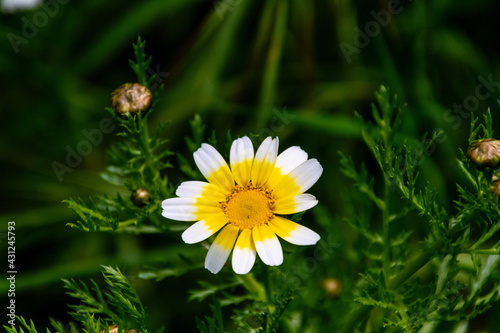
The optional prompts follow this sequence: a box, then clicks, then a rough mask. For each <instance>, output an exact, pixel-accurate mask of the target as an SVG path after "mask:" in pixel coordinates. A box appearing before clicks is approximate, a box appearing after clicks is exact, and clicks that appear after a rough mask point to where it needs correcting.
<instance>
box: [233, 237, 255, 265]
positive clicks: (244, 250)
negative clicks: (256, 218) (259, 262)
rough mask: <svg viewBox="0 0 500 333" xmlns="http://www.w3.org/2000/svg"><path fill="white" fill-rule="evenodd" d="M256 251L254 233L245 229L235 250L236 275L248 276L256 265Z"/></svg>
mask: <svg viewBox="0 0 500 333" xmlns="http://www.w3.org/2000/svg"><path fill="white" fill-rule="evenodd" d="M255 257H256V251H255V246H254V244H253V239H252V231H250V229H244V230H243V231H242V232H241V233H240V235H239V236H238V240H237V241H236V245H235V246H234V249H233V270H234V272H235V273H236V274H247V273H248V272H250V270H251V269H252V267H253V265H254V263H255Z"/></svg>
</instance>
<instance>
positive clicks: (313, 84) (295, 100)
mask: <svg viewBox="0 0 500 333" xmlns="http://www.w3.org/2000/svg"><path fill="white" fill-rule="evenodd" d="M390 3H394V2H388V1H347V0H335V1H298V0H297V1H294V0H289V1H286V0H269V1H247V0H226V1H195V0H170V1H165V0H148V1H141V2H137V1H120V2H102V1H97V0H89V1H66V0H64V1H62V0H60V1H57V0H53V1H46V2H45V3H44V6H41V7H36V8H34V9H30V10H24V11H18V12H14V13H8V12H3V13H1V14H0V17H1V18H0V37H1V38H0V71H1V72H0V73H1V76H0V77H1V81H0V86H1V88H2V89H1V99H0V110H1V111H0V114H1V118H2V120H1V121H0V123H1V125H0V126H1V129H0V135H1V136H2V140H1V141H0V153H1V165H0V168H1V175H2V178H1V183H0V186H1V190H0V196H1V197H0V207H1V212H0V221H2V222H1V227H0V228H2V229H0V237H4V235H3V234H1V233H4V232H6V229H7V227H6V226H7V221H15V222H16V228H17V229H16V231H17V243H16V251H17V266H18V272H19V273H18V275H17V290H16V291H17V292H16V302H17V313H18V314H20V315H23V316H24V317H26V318H33V319H34V321H35V322H36V323H37V325H38V327H39V328H40V329H41V328H43V327H45V326H48V325H49V322H48V316H53V317H55V318H57V319H59V320H61V321H63V322H68V321H69V320H70V317H69V316H68V315H67V314H66V311H67V310H68V308H67V306H66V304H67V303H71V301H72V300H71V299H70V298H69V297H68V296H66V295H65V294H64V291H63V289H62V286H61V282H60V279H61V278H68V277H78V278H83V279H87V278H90V277H92V278H96V279H97V280H99V279H100V273H99V272H100V266H99V265H101V264H105V265H116V266H118V267H120V268H121V269H122V271H124V272H125V273H126V274H127V275H128V276H129V278H130V279H132V280H133V282H134V284H135V285H136V287H137V288H138V291H139V294H140V295H141V297H142V298H143V302H144V304H145V305H146V306H147V307H148V308H149V311H150V315H151V323H152V326H153V327H159V326H161V325H165V327H166V329H167V332H177V331H179V327H182V331H183V332H184V331H185V332H191V331H195V321H194V318H195V317H196V316H198V317H202V316H203V315H204V314H207V313H209V311H208V307H207V304H205V303H201V304H199V303H196V302H190V303H188V301H187V298H188V293H187V290H188V289H190V288H194V287H195V286H196V285H197V284H196V281H197V280H198V279H213V278H214V277H213V276H212V275H211V274H210V273H208V272H206V271H204V270H202V269H200V270H199V271H197V272H196V273H195V274H188V275H187V276H186V277H185V278H183V279H182V281H180V280H179V279H175V278H168V279H166V280H163V281H161V282H159V283H156V282H153V281H144V280H140V279H138V278H137V277H136V276H137V272H138V271H139V270H140V269H141V267H142V266H143V265H144V264H145V263H152V262H156V261H161V260H162V252H163V251H164V250H165V249H166V248H168V247H169V246H172V245H181V244H182V241H181V239H180V234H179V235H176V234H165V235H142V236H132V235H124V234H120V235H113V234H103V233H90V234H85V233H82V232H78V231H75V230H72V229H70V228H68V227H66V226H65V224H66V223H67V222H74V221H76V220H77V218H78V217H77V216H76V215H75V214H74V213H73V212H72V211H71V210H70V209H68V208H67V207H66V206H65V205H64V204H62V203H61V201H62V200H64V199H68V198H69V197H72V198H77V197H82V198H88V196H89V195H98V194H103V193H115V192H116V191H123V190H122V189H119V188H115V187H113V186H110V185H109V184H107V183H106V182H104V181H103V180H102V179H101V178H100V176H99V173H100V172H101V171H103V170H104V168H105V166H106V155H105V150H106V148H107V147H109V144H110V142H111V141H112V140H113V139H114V135H113V134H112V133H109V134H104V136H103V142H102V143H100V144H98V145H97V146H92V151H91V152H90V153H89V154H88V155H87V156H85V157H84V158H83V159H82V161H81V162H80V163H76V164H77V165H76V166H75V167H71V172H66V173H64V174H62V179H59V178H58V176H57V175H56V174H55V172H54V169H53V162H54V161H57V162H60V163H61V164H63V165H66V162H65V159H66V157H67V154H68V147H70V149H71V148H72V149H76V148H77V147H78V145H79V143H81V142H82V140H86V137H85V135H84V133H83V132H82V131H84V130H86V131H91V130H93V129H96V128H98V126H99V123H100V121H102V119H104V118H108V117H109V115H107V113H106V112H105V111H104V107H106V106H108V105H109V99H110V94H111V92H112V91H113V90H114V89H115V88H116V87H118V86H119V85H121V84H122V83H125V82H132V81H134V79H135V76H134V73H133V72H132V70H130V68H129V67H128V59H129V58H132V57H133V53H132V47H131V44H132V43H133V42H135V41H136V39H137V36H138V35H140V36H142V37H143V39H145V40H146V41H147V44H146V53H147V54H150V55H152V56H153V62H152V68H151V73H150V74H153V73H157V74H158V85H159V84H164V93H163V95H162V100H161V102H160V104H159V105H158V106H157V108H156V110H155V112H154V114H152V115H151V118H150V120H151V123H150V125H151V128H152V129H155V128H156V125H157V124H158V123H159V122H160V121H165V120H171V125H170V126H169V127H168V129H167V131H166V135H167V138H168V139H169V140H170V149H171V150H173V151H176V152H180V153H184V154H186V153H187V147H186V144H185V141H184V137H185V136H186V135H189V134H190V131H189V120H190V119H192V118H193V116H194V115H195V114H197V113H198V114H200V115H201V117H202V118H203V119H204V120H205V121H206V122H207V129H208V131H207V135H209V134H210V133H211V131H212V130H214V131H215V133H216V136H217V138H218V139H219V141H220V142H224V140H225V133H226V131H227V130H229V129H230V130H231V132H232V134H233V136H238V135H240V136H241V135H246V134H249V133H255V134H262V135H273V136H279V137H280V146H281V147H282V149H280V151H281V150H283V147H288V146H291V145H299V146H301V147H302V148H304V149H305V150H306V151H307V152H308V153H309V156H311V157H314V158H317V159H318V160H319V161H320V162H321V163H322V165H323V166H324V169H325V171H324V174H323V176H322V178H321V181H320V182H319V183H318V184H316V185H315V187H314V188H313V189H312V190H311V191H310V192H311V193H313V194H314V195H316V196H317V197H318V199H319V200H320V202H321V204H322V206H323V207H324V208H325V209H326V210H327V211H328V212H329V214H330V215H331V216H332V217H333V219H332V220H331V221H330V222H331V223H336V224H337V225H338V227H336V228H337V229H338V233H337V234H336V235H335V239H336V240H337V241H338V244H339V246H340V247H349V246H350V245H352V244H353V243H354V241H353V240H352V238H353V237H354V236H353V235H352V231H349V230H347V228H346V227H345V225H343V223H342V218H343V217H345V216H346V215H348V214H352V213H353V212H352V211H351V210H350V209H349V208H348V207H347V206H346V205H345V200H344V198H345V197H346V196H348V195H349V193H350V192H351V191H353V189H352V184H351V182H350V181H349V180H347V179H346V178H345V177H344V176H342V174H341V173H340V171H339V163H338V155H337V151H338V150H342V151H343V152H344V153H345V154H346V155H352V156H353V158H354V160H355V162H356V163H360V162H361V161H364V162H365V163H366V164H367V165H368V167H369V169H371V170H375V166H374V160H373V159H372V158H371V157H370V155H369V151H368V150H367V149H366V148H365V147H364V145H363V144H362V142H361V139H360V133H359V131H358V127H357V124H356V122H355V121H354V117H353V114H354V111H355V110H357V111H358V112H360V113H361V114H362V115H363V116H364V117H365V118H369V117H370V103H371V102H372V101H374V93H375V91H376V90H377V89H378V88H379V86H380V85H381V84H384V85H386V86H388V87H390V89H391V91H392V92H394V93H397V95H398V99H399V100H400V101H401V102H406V103H407V104H408V109H409V111H410V112H408V113H406V114H405V116H404V121H403V130H404V131H403V132H402V133H401V135H402V138H403V139H405V140H407V142H409V143H410V144H415V145H418V144H419V140H420V138H421V137H422V135H423V134H424V133H426V132H429V133H431V132H432V131H434V130H436V129H442V130H444V132H445V135H446V139H445V140H443V142H440V143H439V144H437V145H436V146H435V151H432V152H429V156H428V157H427V158H426V159H425V161H424V163H423V165H422V173H421V176H420V177H421V179H423V180H424V181H426V182H427V181H428V182H430V183H432V184H433V185H434V187H435V188H436V189H437V190H438V193H439V197H438V198H437V199H438V201H439V203H440V204H442V205H443V206H444V207H446V209H447V210H449V211H452V210H453V208H452V204H451V203H452V200H453V199H454V198H455V197H456V195H455V192H454V190H455V182H456V181H460V180H459V179H457V175H458V172H457V166H456V163H455V159H456V156H457V154H458V151H459V149H460V148H461V149H466V145H467V135H468V131H469V123H468V122H469V114H470V111H472V112H474V113H475V114H479V115H480V114H482V113H484V112H485V111H486V109H487V108H488V107H491V109H492V113H493V119H497V120H498V119H500V115H499V113H498V111H499V107H498V104H497V99H498V98H499V90H498V86H500V75H499V74H500V62H499V51H500V44H499V42H498V31H499V29H500V24H499V21H498V13H499V11H500V2H498V1H494V0H489V1H488V0H485V1H480V2H472V1H465V0H463V1H462V0H460V1H451V0H442V1H401V2H399V5H398V6H394V7H393V8H394V9H395V10H394V14H391V13H390V12H389V11H388V8H389V7H390V6H391V4H390ZM377 27H378V28H377ZM357 29H359V31H361V35H358V32H357ZM363 36H364V37H363ZM346 52H347V53H346ZM346 54H347V56H346ZM485 81H489V82H490V84H489V85H486V86H485V84H484V82H485ZM476 102H477V103H476ZM454 105H456V106H454ZM460 107H461V110H462V111H459V110H460ZM115 132H116V131H115ZM171 162H172V163H173V164H174V169H172V170H170V171H169V172H170V173H169V177H170V179H171V181H172V182H173V184H174V185H177V184H178V183H180V182H181V181H182V180H183V178H179V175H180V173H179V172H178V171H177V170H175V166H176V165H177V162H176V159H175V158H172V160H171ZM374 172H375V171H374ZM123 194H124V195H125V196H128V195H129V194H127V193H126V192H124V193H123ZM314 216H315V215H314V214H313V213H310V212H309V213H306V215H305V217H304V219H307V221H308V222H307V223H308V225H309V226H311V228H313V229H315V230H317V231H318V232H319V233H320V234H321V231H322V229H321V227H320V226H319V224H318V223H317V222H316V221H315V218H314ZM413 218H414V219H415V220H414V221H409V222H408V224H409V225H413V227H414V229H415V230H416V234H415V237H414V238H412V239H413V241H415V243H418V241H419V240H421V239H418V236H419V235H421V234H420V233H419V231H422V232H423V230H425V226H422V225H419V224H418V218H417V217H416V216H415V217H413ZM0 241H1V246H2V253H6V250H5V249H4V246H5V239H4V238H2V239H0ZM351 250H353V249H351ZM346 252H348V251H346ZM342 253H343V252H342V251H341V252H340V254H339V255H338V257H337V260H339V266H340V267H342V266H343V265H344V266H345V261H348V259H346V258H345V257H344V256H343V255H342ZM2 257H6V256H4V255H2ZM4 262H5V261H4ZM4 265H6V262H5V264H2V267H6V266H4ZM335 269H336V268H335V267H333V268H331V269H330V270H329V273H328V274H336V271H335ZM337 270H338V268H337ZM337 274H339V276H340V275H341V273H338V272H337ZM344 283H345V284H347V285H348V284H349V282H346V281H344ZM351 283H352V282H351ZM6 289H7V284H6V281H5V279H2V281H0V291H1V296H0V297H2V299H5V298H4V297H5V295H6ZM2 304H4V302H3V303H2ZM499 311H500V310H499V309H495V308H494V309H493V310H490V312H488V314H487V317H488V318H491V317H492V316H494V313H498V312H499ZM3 320H4V318H2V319H0V322H3Z"/></svg>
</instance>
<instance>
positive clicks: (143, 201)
mask: <svg viewBox="0 0 500 333" xmlns="http://www.w3.org/2000/svg"><path fill="white" fill-rule="evenodd" d="M130 200H131V201H132V203H133V204H134V205H135V206H137V207H139V208H142V207H144V206H146V205H147V204H148V203H149V191H148V190H146V189H145V188H138V189H136V190H135V191H134V192H132V194H131V195H130Z"/></svg>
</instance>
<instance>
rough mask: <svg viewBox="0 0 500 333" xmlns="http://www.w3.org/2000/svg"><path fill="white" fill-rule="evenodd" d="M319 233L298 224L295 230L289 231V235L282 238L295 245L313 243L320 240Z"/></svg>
mask: <svg viewBox="0 0 500 333" xmlns="http://www.w3.org/2000/svg"><path fill="white" fill-rule="evenodd" d="M320 238H321V237H320V235H318V234H317V233H316V232H314V231H312V230H311V229H309V228H307V227H304V226H303V225H299V226H298V227H297V228H296V229H295V230H293V231H291V232H290V235H288V236H287V237H285V238H284V239H285V240H286V241H287V242H289V243H292V244H295V245H314V244H316V243H317V242H318V241H319V240H320Z"/></svg>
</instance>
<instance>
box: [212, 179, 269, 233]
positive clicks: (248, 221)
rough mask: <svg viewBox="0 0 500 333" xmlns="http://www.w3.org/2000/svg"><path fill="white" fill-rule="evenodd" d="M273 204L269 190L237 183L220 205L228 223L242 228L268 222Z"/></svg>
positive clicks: (249, 227)
mask: <svg viewBox="0 0 500 333" xmlns="http://www.w3.org/2000/svg"><path fill="white" fill-rule="evenodd" d="M273 204H274V199H272V197H271V193H270V192H269V191H267V190H265V189H263V188H261V187H255V186H253V185H252V184H248V185H247V186H245V187H243V186H240V185H237V186H236V187H235V188H234V189H233V191H232V192H231V194H230V195H229V196H228V197H227V200H226V201H224V202H222V203H221V206H222V209H223V211H224V213H225V214H226V216H227V218H228V220H229V223H231V224H233V225H234V226H236V227H238V228H240V230H243V229H252V228H253V227H255V226H258V225H261V224H265V223H268V222H269V221H270V220H271V219H272V218H273V216H274V214H273Z"/></svg>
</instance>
